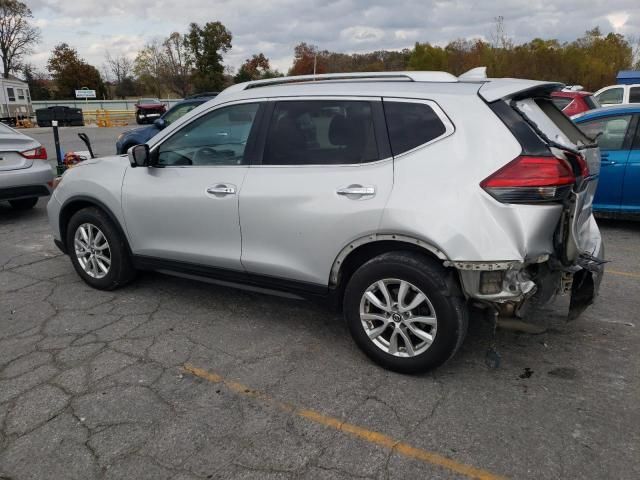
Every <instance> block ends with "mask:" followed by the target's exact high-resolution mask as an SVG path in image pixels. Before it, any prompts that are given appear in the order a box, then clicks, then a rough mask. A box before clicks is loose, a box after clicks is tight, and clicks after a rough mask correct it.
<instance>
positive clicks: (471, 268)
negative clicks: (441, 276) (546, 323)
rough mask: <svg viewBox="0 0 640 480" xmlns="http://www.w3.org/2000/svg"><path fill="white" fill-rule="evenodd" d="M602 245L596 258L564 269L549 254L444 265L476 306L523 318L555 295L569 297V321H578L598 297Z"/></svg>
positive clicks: (583, 259)
mask: <svg viewBox="0 0 640 480" xmlns="http://www.w3.org/2000/svg"><path fill="white" fill-rule="evenodd" d="M603 259H604V245H603V243H602V240H601V239H599V242H598V250H597V254H596V255H590V254H584V255H581V256H580V257H579V258H578V259H577V262H576V264H575V265H572V266H570V267H567V266H564V265H563V264H562V263H561V262H559V261H557V260H556V259H555V258H553V257H550V256H549V255H543V256H541V257H538V258H536V259H533V260H530V261H526V262H525V261H522V262H521V261H509V262H446V266H449V267H454V268H455V269H456V270H457V271H458V274H459V277H460V283H461V285H462V289H463V291H464V294H465V296H466V297H467V298H468V299H469V300H473V301H475V302H476V303H481V304H488V305H491V306H494V307H495V308H496V309H498V310H499V311H505V310H506V311H508V312H510V313H515V314H516V315H518V316H521V317H523V316H526V314H527V313H529V312H530V311H531V308H530V307H533V306H542V305H545V304H547V303H549V302H550V301H551V300H552V299H553V298H555V297H556V296H557V295H571V300H570V307H569V318H570V319H574V318H577V317H578V316H579V315H580V314H581V313H582V312H583V311H584V310H585V309H586V308H587V307H588V306H589V305H591V304H592V303H593V301H594V300H595V298H596V297H597V295H598V291H599V288H600V282H601V281H602V276H603V272H604V260H603Z"/></svg>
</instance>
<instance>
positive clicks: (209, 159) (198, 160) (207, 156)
mask: <svg viewBox="0 0 640 480" xmlns="http://www.w3.org/2000/svg"><path fill="white" fill-rule="evenodd" d="M219 158H221V155H220V152H218V151H217V150H216V149H215V148H213V147H202V148H200V149H198V151H196V153H195V155H194V156H193V164H194V165H211V164H215V163H216V160H218V159H219Z"/></svg>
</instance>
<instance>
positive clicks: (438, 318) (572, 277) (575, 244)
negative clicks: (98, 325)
mask: <svg viewBox="0 0 640 480" xmlns="http://www.w3.org/2000/svg"><path fill="white" fill-rule="evenodd" d="M324 80H328V81H324ZM359 80H360V81H359ZM558 88H561V85H559V84H555V83H548V82H536V81H529V80H514V79H505V80H500V79H498V80H488V79H487V78H486V76H485V75H484V72H478V71H472V72H469V73H468V74H466V75H463V76H461V77H460V78H456V77H454V76H452V75H450V74H448V73H444V72H381V73H364V74H351V73H350V74H333V75H317V76H298V77H290V78H287V77H285V78H275V79H269V80H262V81H256V82H250V83H248V84H246V83H245V84H237V85H234V86H232V87H230V88H228V89H227V90H225V91H224V92H222V93H221V94H220V95H219V96H218V97H217V98H216V99H215V100H213V101H211V102H209V103H208V104H207V105H206V108H200V109H197V110H194V111H192V112H190V113H189V114H187V115H185V116H184V117H182V118H180V119H179V120H177V121H176V122H174V123H173V124H171V125H170V126H169V127H167V128H166V129H164V130H163V131H161V132H160V133H159V134H158V135H156V136H155V137H153V138H152V139H151V140H150V142H149V144H148V145H137V146H135V147H133V148H132V149H130V150H129V152H128V161H127V159H125V158H123V157H121V156H120V157H119V156H114V157H107V158H103V159H98V160H90V161H87V162H83V164H81V165H79V166H77V167H75V168H73V169H72V170H70V171H68V172H67V173H66V174H65V175H64V177H63V179H62V182H61V183H60V185H59V186H58V188H57V189H56V191H55V193H54V195H53V197H52V199H51V201H50V202H49V205H48V212H49V218H50V223H51V226H52V228H53V231H54V237H55V239H56V242H57V244H58V246H60V248H61V249H62V250H63V251H65V252H68V253H69V255H70V257H71V261H72V263H73V265H74V268H75V269H76V271H77V272H78V274H79V276H80V277H81V278H82V279H83V280H84V281H85V282H87V283H88V284H89V285H91V286H93V287H95V288H100V289H113V288H116V287H118V286H120V285H123V284H124V283H126V282H128V281H130V280H131V279H132V278H133V277H134V275H135V271H136V269H150V270H160V271H163V272H172V273H174V274H177V275H183V276H184V275H187V276H189V277H190V278H206V279H213V280H214V281H222V282H224V284H226V285H229V284H233V285H243V287H244V288H253V289H255V288H259V289H260V291H282V290H284V291H287V292H289V293H293V294H295V295H303V296H309V295H313V296H322V297H329V298H332V299H334V300H335V301H336V302H337V303H338V304H339V305H341V306H342V308H343V311H344V314H345V318H346V320H347V323H348V326H349V329H350V331H351V334H352V336H353V338H354V340H355V341H356V343H357V344H358V345H359V346H360V347H361V349H362V350H363V351H364V352H365V353H366V354H367V355H368V356H369V357H371V358H372V359H373V360H375V361H376V362H378V363H380V364H381V365H383V366H385V367H386V368H390V369H393V370H398V371H403V372H415V371H422V370H425V369H428V368H433V367H435V366H437V365H440V364H441V363H443V362H444V361H446V360H447V359H448V358H450V357H451V356H452V355H453V354H454V353H455V352H456V350H457V349H458V348H459V347H460V345H461V344H462V341H463V339H464V337H465V332H466V329H467V321H468V308H469V305H471V304H474V305H481V306H483V307H484V308H486V309H487V310H488V311H489V312H495V313H500V312H501V313H503V314H513V313H514V312H517V313H518V314H519V315H524V314H525V311H526V309H527V308H530V307H532V306H534V305H539V304H544V303H545V302H547V301H549V300H550V299H551V298H552V297H553V296H554V295H555V294H556V293H557V292H567V291H570V292H571V293H572V295H571V305H570V312H571V315H572V316H573V317H575V316H577V315H579V314H580V313H581V312H582V311H583V310H584V309H585V308H586V307H587V306H588V305H589V304H590V303H591V302H592V301H593V299H594V297H595V295H596V294H597V291H598V286H599V281H600V278H601V275H602V266H601V265H602V261H601V258H599V257H601V256H602V252H603V247H602V241H601V237H600V233H599V230H598V228H597V225H596V223H595V220H594V219H593V216H592V214H591V201H592V198H593V194H594V192H595V188H596V185H597V174H598V170H599V165H600V155H599V149H598V148H597V145H595V144H593V142H592V141H591V140H590V139H589V138H588V137H586V136H585V135H584V134H583V133H582V132H581V131H580V130H579V128H577V127H576V125H575V124H573V123H572V122H571V120H569V118H567V117H566V116H565V115H564V114H562V112H560V110H558V109H557V107H555V106H554V105H553V103H552V101H551V99H550V93H551V91H553V90H556V89H558ZM125 225H126V228H125V227H124V226H125ZM125 232H126V233H125ZM492 318H493V315H492Z"/></svg>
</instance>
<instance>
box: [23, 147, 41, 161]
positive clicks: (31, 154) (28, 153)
mask: <svg viewBox="0 0 640 480" xmlns="http://www.w3.org/2000/svg"><path fill="white" fill-rule="evenodd" d="M20 155H22V156H23V157H24V158H28V159H29V160H46V159H47V149H46V148H44V147H37V148H32V149H31V150H25V151H24V152H20Z"/></svg>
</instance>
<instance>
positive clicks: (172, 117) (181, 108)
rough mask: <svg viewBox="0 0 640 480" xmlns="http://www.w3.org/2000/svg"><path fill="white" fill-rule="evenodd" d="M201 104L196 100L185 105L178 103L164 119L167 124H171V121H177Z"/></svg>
mask: <svg viewBox="0 0 640 480" xmlns="http://www.w3.org/2000/svg"><path fill="white" fill-rule="evenodd" d="M199 105H200V104H199V103H195V102H194V103H187V104H185V105H178V106H176V107H173V108H172V109H171V110H169V111H168V112H167V113H166V115H165V116H164V121H165V123H166V124H167V125H170V124H171V123H173V122H175V121H176V120H178V119H179V118H180V117H182V116H184V115H186V114H187V113H189V112H190V111H191V110H193V109H194V108H196V107H197V106H199Z"/></svg>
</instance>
